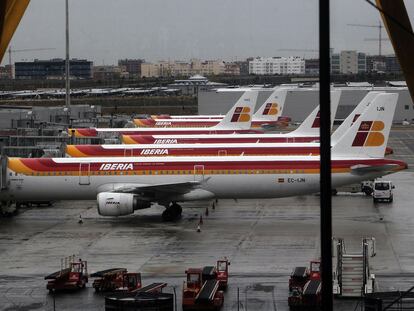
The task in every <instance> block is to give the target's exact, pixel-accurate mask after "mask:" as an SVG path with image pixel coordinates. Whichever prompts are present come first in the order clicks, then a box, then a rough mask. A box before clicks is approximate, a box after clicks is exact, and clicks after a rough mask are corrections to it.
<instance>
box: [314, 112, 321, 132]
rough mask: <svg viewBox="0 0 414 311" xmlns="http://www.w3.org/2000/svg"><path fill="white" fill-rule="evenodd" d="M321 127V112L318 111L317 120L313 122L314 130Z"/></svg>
mask: <svg viewBox="0 0 414 311" xmlns="http://www.w3.org/2000/svg"><path fill="white" fill-rule="evenodd" d="M320 126H321V112H320V111H318V113H317V114H316V117H315V120H313V123H312V128H319V127H320Z"/></svg>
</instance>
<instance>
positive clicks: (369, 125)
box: [352, 121, 385, 147]
mask: <svg viewBox="0 0 414 311" xmlns="http://www.w3.org/2000/svg"><path fill="white" fill-rule="evenodd" d="M383 130H384V122H382V121H362V122H361V124H360V126H359V128H358V132H357V134H356V135H355V139H354V141H353V143H352V146H354V147H362V146H364V147H378V146H382V145H383V144H384V141H385V137H384V135H383V133H382V131H383Z"/></svg>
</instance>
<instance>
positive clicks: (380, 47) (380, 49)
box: [347, 21, 388, 56]
mask: <svg viewBox="0 0 414 311" xmlns="http://www.w3.org/2000/svg"><path fill="white" fill-rule="evenodd" d="M347 26H352V27H365V28H377V29H378V39H366V41H378V55H379V56H381V55H382V41H387V40H388V39H387V38H383V37H382V29H383V28H384V26H382V24H381V21H379V22H378V25H365V24H347Z"/></svg>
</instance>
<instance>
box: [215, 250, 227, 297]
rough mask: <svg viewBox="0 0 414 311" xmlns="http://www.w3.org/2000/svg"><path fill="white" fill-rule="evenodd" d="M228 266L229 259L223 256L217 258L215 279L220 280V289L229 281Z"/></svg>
mask: <svg viewBox="0 0 414 311" xmlns="http://www.w3.org/2000/svg"><path fill="white" fill-rule="evenodd" d="M229 266H230V261H228V260H227V258H224V259H222V260H217V267H216V270H217V276H216V278H217V280H218V281H219V282H220V284H219V288H220V289H226V288H227V284H228V281H229Z"/></svg>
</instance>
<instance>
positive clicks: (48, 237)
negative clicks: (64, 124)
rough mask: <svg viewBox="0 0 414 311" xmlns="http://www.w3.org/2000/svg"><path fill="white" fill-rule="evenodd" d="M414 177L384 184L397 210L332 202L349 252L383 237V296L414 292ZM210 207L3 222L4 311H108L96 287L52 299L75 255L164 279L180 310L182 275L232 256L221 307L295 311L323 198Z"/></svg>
mask: <svg viewBox="0 0 414 311" xmlns="http://www.w3.org/2000/svg"><path fill="white" fill-rule="evenodd" d="M394 132H396V134H395V133H394ZM394 132H393V134H395V135H393V137H392V139H391V141H390V145H391V147H393V149H394V152H395V154H394V155H393V156H392V157H393V158H402V159H404V160H406V161H407V162H408V163H409V164H410V163H413V164H414V157H413V156H412V154H414V149H412V148H413V147H414V144H412V142H413V141H414V135H413V134H412V133H405V132H399V131H394ZM413 164H412V165H413ZM413 166H414V165H413ZM413 177H414V173H413V172H412V171H411V169H410V170H408V171H404V172H400V173H397V174H394V175H390V176H388V177H386V179H387V180H392V181H393V182H394V184H395V186H396V189H395V194H394V202H393V203H390V204H388V203H378V204H374V203H373V202H372V198H370V197H367V196H365V195H362V194H340V195H338V196H335V197H334V198H333V232H334V235H335V236H337V237H342V238H344V239H345V242H346V245H347V249H349V250H351V251H352V250H353V249H355V250H357V249H359V247H360V242H361V238H362V237H375V238H376V242H377V255H376V256H375V257H374V258H372V260H371V264H372V270H371V272H372V273H375V274H376V277H377V289H378V290H395V289H401V290H404V289H408V288H409V287H411V286H412V285H413V284H412V283H413V281H412V280H413V276H414V250H413V248H412V241H413V240H414V225H413V224H414V206H413V204H412V202H413V200H414V193H413V181H414V179H413ZM211 204H212V202H200V203H198V202H197V203H187V204H183V207H184V210H183V217H182V219H181V220H179V221H177V222H174V223H164V222H162V220H161V216H160V214H161V212H162V211H163V208H162V207H158V206H155V207H153V208H151V209H148V210H143V211H138V212H136V213H135V214H134V215H132V216H126V217H120V218H105V217H101V216H99V215H98V213H97V211H96V206H95V202H91V201H74V202H69V201H66V202H57V203H55V204H54V206H52V207H39V208H30V209H23V210H21V211H20V213H19V215H17V216H15V217H13V218H2V219H0V310H53V308H54V303H55V308H56V310H103V309H104V298H103V296H102V295H100V294H95V292H94V290H93V289H92V288H91V287H90V286H91V283H92V282H91V280H90V281H89V284H88V286H87V288H86V289H85V290H81V291H78V292H74V293H60V294H56V296H52V295H50V294H48V292H47V290H46V281H45V280H44V276H46V275H47V274H49V273H51V272H54V271H56V270H58V269H59V267H60V258H62V257H64V256H69V255H72V254H75V255H76V256H79V257H81V258H82V259H84V260H87V261H88V268H89V272H94V271H98V270H103V269H107V268H111V267H125V268H127V269H128V270H129V271H131V272H133V271H137V272H141V273H142V278H143V283H144V285H145V284H148V283H151V282H154V281H165V282H167V283H168V287H167V288H166V290H165V291H166V292H174V290H175V292H176V293H177V305H178V310H181V308H180V304H181V289H182V283H183V281H184V277H185V275H184V271H185V269H186V268H190V267H202V266H204V265H213V264H214V263H215V261H216V260H217V259H219V258H221V257H224V256H227V257H228V258H229V259H230V261H231V266H230V280H229V288H228V290H227V292H226V294H225V305H224V308H223V310H238V305H239V309H240V310H288V306H287V295H288V283H287V282H288V278H289V275H290V272H291V269H292V268H293V267H294V266H303V265H307V264H308V262H309V261H310V260H312V259H315V258H318V257H319V250H320V248H319V246H320V243H319V239H320V238H319V197H318V196H317V195H311V196H300V197H293V198H283V199H273V200H260V201H257V200H238V201H234V200H220V201H219V202H218V204H217V206H216V208H215V209H214V210H213V209H212V208H211ZM206 207H209V215H208V216H206V215H205V209H206ZM79 215H82V218H83V221H84V222H83V224H78V219H79ZM200 215H203V220H204V221H203V225H202V226H201V232H200V233H198V232H196V228H197V224H198V222H199V217H200ZM237 291H239V297H240V299H239V301H237ZM357 304H358V302H357V301H355V300H336V301H335V310H354V308H355V307H356V306H357Z"/></svg>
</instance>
